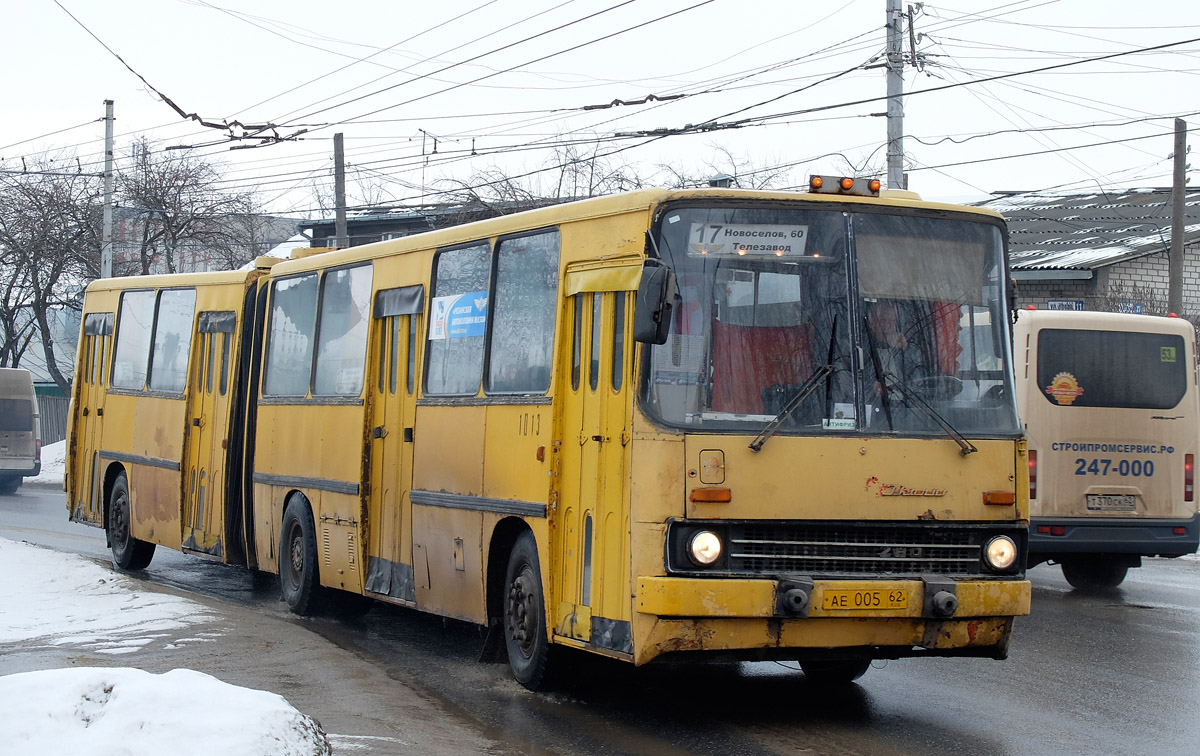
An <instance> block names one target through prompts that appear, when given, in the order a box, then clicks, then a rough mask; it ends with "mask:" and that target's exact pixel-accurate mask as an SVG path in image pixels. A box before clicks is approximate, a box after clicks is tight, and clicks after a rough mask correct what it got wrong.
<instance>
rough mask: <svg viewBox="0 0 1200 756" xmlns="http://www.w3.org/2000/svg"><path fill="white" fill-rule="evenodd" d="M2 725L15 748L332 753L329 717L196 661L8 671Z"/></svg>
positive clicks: (0, 701) (37, 751)
mask: <svg viewBox="0 0 1200 756" xmlns="http://www.w3.org/2000/svg"><path fill="white" fill-rule="evenodd" d="M197 702H201V705H197ZM0 732H2V733H4V752H5V753H6V754H8V755H9V756H25V755H26V754H28V756H45V755H46V754H60V753H61V754H72V753H79V754H82V753H86V754H94V755H96V756H108V755H111V756H118V755H119V754H172V756H185V754H186V755H189V756H190V755H192V754H194V755H195V756H201V754H203V755H204V756H208V755H210V754H239V756H249V755H253V756H257V755H258V754H262V756H277V755H278V756H291V755H292V754H296V756H300V755H301V754H303V755H304V756H318V755H319V754H330V753H332V751H331V750H330V747H329V742H328V740H327V739H326V738H325V734H324V733H323V732H322V731H321V728H320V726H319V725H318V724H317V723H316V722H315V721H314V720H312V719H311V718H309V717H306V716H304V715H303V714H301V713H300V712H298V711H296V710H295V709H293V708H292V707H291V705H289V704H288V702H287V701H285V700H284V699H283V698H282V697H281V696H277V695H275V694H274V693H267V692H265V691H261V690H250V689H248V688H239V687H237V686H235V685H227V684H225V683H223V682H221V681H220V680H218V679H216V678H215V677H210V676H209V675H206V674H203V673H201V672H194V671H192V670H190V669H175V670H171V671H170V672H165V673H163V674H161V675H155V674H151V673H149V672H143V671H141V670H138V669H122V668H116V669H114V668H107V667H84V668H77V669H52V670H46V671H44V672H24V673H20V674H15V675H7V676H5V677H0Z"/></svg>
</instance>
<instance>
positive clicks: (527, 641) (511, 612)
mask: <svg viewBox="0 0 1200 756" xmlns="http://www.w3.org/2000/svg"><path fill="white" fill-rule="evenodd" d="M532 581H533V575H532V573H531V571H530V569H529V566H528V565H525V566H524V567H523V568H522V569H521V571H520V572H519V573H518V574H517V576H516V577H515V578H513V581H512V585H510V586H509V588H508V628H509V635H510V636H511V637H512V639H513V641H514V642H515V643H516V644H517V648H518V649H519V650H520V652H521V655H522V656H525V657H529V656H532V654H533V644H534V639H535V638H536V632H537V606H536V600H535V599H536V594H535V592H534V591H533V590H531V586H532V585H533V583H532Z"/></svg>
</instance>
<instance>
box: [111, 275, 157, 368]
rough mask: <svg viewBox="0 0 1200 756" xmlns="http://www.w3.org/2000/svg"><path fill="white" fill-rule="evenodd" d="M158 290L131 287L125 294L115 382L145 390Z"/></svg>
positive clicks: (115, 351) (122, 296)
mask: <svg viewBox="0 0 1200 756" xmlns="http://www.w3.org/2000/svg"><path fill="white" fill-rule="evenodd" d="M154 301H155V296H154V292H153V291H152V290H149V289H143V290H136V291H127V292H125V293H123V294H122V295H121V310H120V316H119V320H118V321H117V337H116V342H117V343H116V347H115V349H114V353H113V372H112V385H113V386H114V387H115V388H124V389H134V390H136V391H141V390H142V389H144V388H145V387H146V372H147V368H148V366H149V362H150V329H151V328H152V327H153V326H154Z"/></svg>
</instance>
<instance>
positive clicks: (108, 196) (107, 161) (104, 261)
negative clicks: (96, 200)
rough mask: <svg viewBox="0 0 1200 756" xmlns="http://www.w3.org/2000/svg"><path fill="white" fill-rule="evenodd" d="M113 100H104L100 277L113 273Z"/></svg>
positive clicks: (110, 275) (110, 276) (106, 276)
mask: <svg viewBox="0 0 1200 756" xmlns="http://www.w3.org/2000/svg"><path fill="white" fill-rule="evenodd" d="M112 195H113V101H112V100H105V101H104V229H103V231H102V232H101V247H100V277H101V278H112V274H113V238H112V237H113V228H112V225H113V198H112Z"/></svg>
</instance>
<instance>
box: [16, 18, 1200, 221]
mask: <svg viewBox="0 0 1200 756" xmlns="http://www.w3.org/2000/svg"><path fill="white" fill-rule="evenodd" d="M905 7H906V8H908V7H911V6H909V5H907V4H906V5H905ZM884 10H885V0H852V1H850V2H847V1H846V0H820V1H816V2H798V0H653V1H652V0H447V1H445V2H439V3H413V2H404V3H400V2H383V1H382V0H343V2H341V3H336V4H335V3H328V2H311V1H310V0H295V1H294V2H289V3H279V2H267V1H266V0H241V1H240V2H228V3H224V4H222V3H216V2H214V3H210V2H205V1H204V0H118V1H117V2H99V1H98V0H57V1H56V0H16V2H14V3H8V4H7V5H6V8H5V18H6V27H7V28H8V30H9V33H8V34H6V35H5V44H4V45H3V46H0V65H2V66H3V70H4V71H5V84H4V92H5V95H6V97H5V100H6V102H5V107H4V111H5V118H4V119H2V120H0V158H2V160H0V169H2V170H20V169H21V166H22V158H24V159H25V165H27V166H28V165H30V164H33V163H36V162H37V161H38V160H40V159H44V158H45V157H46V156H47V155H48V154H53V155H54V156H55V157H56V160H57V161H61V162H56V165H59V164H62V163H65V164H66V165H68V166H71V165H74V166H75V167H76V168H79V167H82V168H83V169H84V170H90V171H96V172H98V171H99V170H101V166H100V164H99V163H98V162H97V161H98V159H99V158H100V156H101V150H102V144H103V135H104V128H103V123H102V122H101V121H100V120H99V119H101V118H102V117H103V114H104V106H103V100H105V99H112V100H114V101H115V111H116V119H117V120H116V134H117V156H118V159H126V158H127V156H128V154H129V144H130V142H131V140H133V139H134V138H137V137H143V136H144V137H147V138H149V139H150V140H151V143H152V145H153V147H154V148H155V149H164V148H167V147H176V146H182V145H189V146H198V149H197V150H196V153H197V154H201V155H205V156H207V157H209V158H210V159H213V160H217V161H220V162H222V163H224V164H225V165H226V167H227V176H228V178H229V181H230V184H229V185H230V186H236V187H238V188H246V189H248V188H258V189H260V190H261V191H262V193H263V194H262V196H263V198H264V199H265V200H267V201H268V202H269V207H270V209H272V210H274V211H277V212H291V213H295V214H304V213H306V212H308V211H311V210H313V201H312V199H311V187H312V185H313V183H314V182H317V181H328V177H329V175H330V172H331V169H332V157H331V156H332V136H333V134H334V133H335V132H342V133H343V134H344V135H345V141H346V160H347V164H348V168H347V170H348V175H349V177H350V179H351V180H352V181H356V180H357V183H355V184H354V185H352V188H351V197H350V201H351V203H352V204H353V203H363V202H371V201H387V202H418V201H421V200H422V199H424V200H427V201H437V200H438V199H439V195H438V194H437V191H438V190H441V189H445V188H446V186H447V183H446V182H447V181H448V180H456V181H460V182H466V183H470V182H473V181H476V180H477V179H478V176H479V175H481V174H482V173H485V172H487V171H489V170H491V169H493V168H498V169H500V170H501V171H503V172H505V173H507V174H510V175H520V174H527V173H528V174H531V175H530V176H529V178H527V179H525V180H526V181H528V182H533V181H537V180H539V179H540V180H541V181H542V184H541V186H537V187H536V188H539V189H542V190H546V189H547V188H548V185H547V183H546V182H548V181H549V180H550V177H551V176H553V175H554V173H553V172H548V173H540V174H539V173H535V172H536V171H539V170H541V169H542V168H544V167H546V166H547V165H554V164H556V163H557V161H558V160H560V159H561V155H562V154H563V151H564V150H565V149H567V147H564V146H563V145H570V149H574V150H576V151H581V152H588V151H591V150H598V151H599V152H601V153H610V154H608V155H607V157H606V158H605V160H606V161H607V162H609V163H610V164H614V165H621V166H626V167H627V168H629V169H630V170H632V171H633V172H635V173H637V174H638V175H640V176H642V177H643V178H646V179H650V180H653V179H654V177H655V176H658V177H660V179H661V176H662V175H664V174H663V169H662V166H670V167H671V169H672V170H675V171H681V172H685V173H688V174H694V175H707V174H709V173H711V172H713V171H714V170H723V171H725V172H732V169H734V168H737V169H738V171H739V172H743V171H746V170H749V169H757V170H759V171H761V172H760V173H758V174H755V175H757V176H759V177H762V176H767V175H771V174H772V173H774V172H777V171H778V170H780V166H784V167H786V170H787V171H788V173H787V178H788V180H790V182H791V183H793V184H800V183H803V182H804V180H805V178H806V176H807V175H808V174H809V173H817V172H825V173H842V172H847V171H850V170H852V168H851V166H853V167H855V168H858V169H862V170H864V171H867V170H870V169H873V172H878V173H884V174H886V165H885V158H884V156H885V149H884V140H885V135H886V124H885V119H884V118H882V117H879V116H878V115H873V114H878V113H882V112H883V111H885V110H886V105H885V103H884V102H883V101H882V99H873V98H882V97H883V96H884V95H885V92H886V90H885V80H884V71H883V69H882V68H881V67H880V66H879V64H880V62H881V58H880V56H881V54H882V52H883V51H884V47H885V28H884V25H885V13H884ZM914 10H915V14H914V15H915V21H914V29H915V34H914V35H912V37H911V39H909V40H906V44H905V48H906V52H908V50H909V45H910V44H911V42H913V41H915V42H916V45H917V51H918V62H919V63H920V68H919V69H918V68H916V67H912V66H910V67H909V68H908V69H907V72H906V77H905V88H906V91H910V92H913V94H911V95H909V96H908V97H907V98H906V103H905V110H906V120H905V128H904V131H905V133H906V135H907V136H908V138H907V139H906V141H905V147H906V156H907V158H908V161H909V170H910V176H909V186H910V188H911V189H914V190H916V191H918V192H921V193H922V194H923V195H924V196H926V197H930V198H935V199H948V198H967V197H979V196H981V195H982V194H983V193H986V192H990V191H995V190H1018V189H1019V190H1036V189H1047V188H1061V189H1074V190H1080V191H1092V190H1098V189H1099V188H1101V187H1103V188H1114V187H1116V188H1122V187H1143V186H1165V185H1168V184H1169V182H1170V176H1171V163H1170V161H1169V159H1168V155H1169V153H1170V152H1171V149H1172V137H1171V131H1172V128H1173V118H1174V117H1176V116H1180V115H1182V116H1184V117H1185V118H1186V119H1188V120H1189V123H1190V124H1191V126H1192V127H1193V128H1195V127H1196V126H1197V125H1200V94H1198V93H1200V87H1198V86H1197V84H1198V83H1200V78H1198V77H1197V74H1198V73H1200V42H1188V40H1192V39H1194V38H1200V3H1196V2H1194V0H1143V1H1142V2H1138V3H1129V2H1117V1H1116V0H1021V1H1015V2H1013V1H1006V0H994V1H993V2H973V1H971V0H952V2H951V4H949V5H944V4H941V3H924V4H923V7H921V8H915V7H914ZM1176 43H1183V44H1176ZM1159 45H1173V46H1170V47H1165V48H1163V49H1161V50H1158V51H1155V52H1144V53H1132V51H1135V50H1138V49H1141V48H1146V47H1152V46H1159ZM1131 53H1132V54H1131ZM1113 55H1116V56H1117V57H1112V58H1109V59H1107V60H1101V61H1095V62H1080V61H1086V60H1087V59H1090V58H1097V57H1101V56H1113ZM117 56H120V58H121V59H123V60H124V63H125V64H127V65H124V64H122V62H121V60H118V57H117ZM1064 63H1077V65H1069V66H1065V67H1061V68H1057V69H1054V70H1051V71H1044V72H1041V73H1021V72H1028V71H1032V70H1034V69H1038V68H1045V67H1047V66H1057V65H1060V64H1064ZM135 72H136V73H135ZM1009 73H1020V75H1017V76H1013V77H1011V78H1006V79H1002V80H997V81H991V82H988V83H976V84H969V85H966V86H957V87H953V88H950V89H945V90H942V91H937V92H927V93H923V94H922V93H920V91H921V90H926V89H932V88H936V87H945V86H946V85H952V84H960V83H963V82H969V81H972V80H978V79H984V78H989V77H995V76H998V75H1003V74H1009ZM143 79H144V81H143ZM647 95H654V96H655V97H657V98H670V97H672V96H677V95H684V96H683V97H679V98H677V99H664V100H650V101H647V102H643V103H641V104H628V105H619V106H615V107H608V108H603V109H584V108H586V107H587V106H597V105H605V104H609V103H612V102H613V101H614V100H622V101H626V102H631V103H632V102H639V101H641V100H643V98H646V97H647ZM163 96H165V97H167V98H170V100H171V101H172V102H174V103H175V105H176V106H178V108H179V109H180V110H182V111H183V112H184V113H185V114H191V113H195V114H197V115H198V116H199V117H201V118H203V119H204V120H206V121H210V122H215V123H220V124H224V123H227V122H231V121H234V120H236V121H240V122H241V123H243V124H251V125H258V124H270V125H272V126H273V127H274V128H272V129H270V130H269V131H267V132H260V133H271V134H275V135H278V136H280V137H284V138H291V137H293V136H295V137H296V141H285V142H283V143H277V144H273V145H270V146H264V147H259V148H255V149H242V150H232V151H231V150H230V149H229V147H230V146H232V145H233V144H237V145H241V146H248V145H252V144H258V142H257V141H255V140H240V141H237V142H230V141H229V140H228V136H229V134H230V133H231V131H230V130H228V129H217V128H206V127H203V126H201V125H199V124H198V123H196V122H195V121H194V120H187V119H184V118H181V117H180V116H179V115H178V114H177V113H176V111H175V109H173V108H172V107H171V106H170V105H168V104H167V103H166V102H164V101H163V99H162V97H163ZM862 100H870V101H867V102H858V101H862ZM853 103H858V104H853ZM707 123H711V124H716V125H718V126H719V127H720V128H717V129H708V130H697V129H695V128H693V129H692V130H691V132H690V133H685V134H681V135H680V134H675V135H671V136H667V137H662V138H655V137H654V136H648V135H647V134H646V132H647V131H650V130H655V129H668V130H681V129H684V130H686V129H687V127H689V125H691V126H692V127H694V126H695V125H697V124H707ZM731 126H738V128H730V127H731ZM301 131H303V133H299V132H301ZM232 133H234V134H239V135H240V134H242V133H243V131H242V130H241V129H238V128H237V127H234V129H233V130H232ZM435 138H436V149H437V152H436V154H435V153H434V148H435ZM555 145H557V149H556V148H555ZM1083 145H1100V146H1091V147H1082V146H1083ZM1071 148H1075V149H1071ZM48 151H49V152H48ZM472 151H474V153H476V154H474V155H472ZM1029 153H1032V154H1029ZM1026 154H1028V156H1026V157H1013V156H1019V155H1026ZM727 156H728V157H732V159H733V160H734V161H735V162H736V165H734V164H732V163H730V161H729V160H728V159H727ZM784 185H788V184H787V182H786V181H785V183H784ZM535 186H536V185H535Z"/></svg>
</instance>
